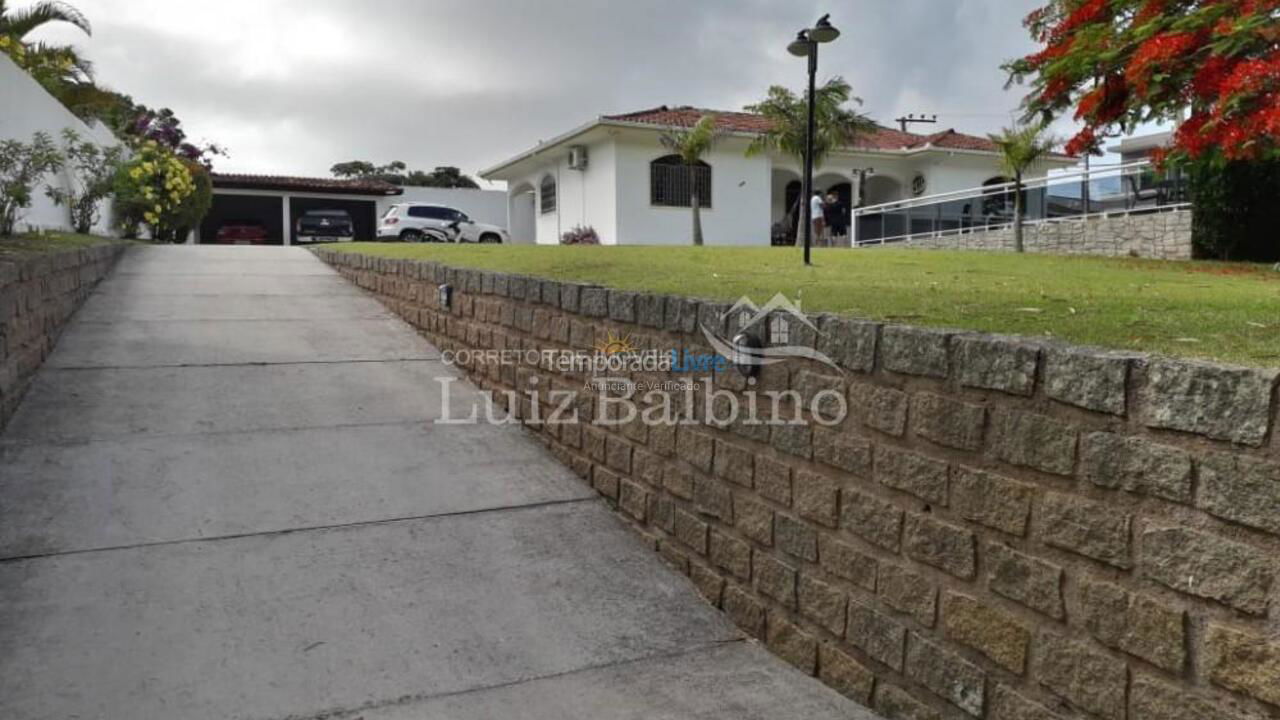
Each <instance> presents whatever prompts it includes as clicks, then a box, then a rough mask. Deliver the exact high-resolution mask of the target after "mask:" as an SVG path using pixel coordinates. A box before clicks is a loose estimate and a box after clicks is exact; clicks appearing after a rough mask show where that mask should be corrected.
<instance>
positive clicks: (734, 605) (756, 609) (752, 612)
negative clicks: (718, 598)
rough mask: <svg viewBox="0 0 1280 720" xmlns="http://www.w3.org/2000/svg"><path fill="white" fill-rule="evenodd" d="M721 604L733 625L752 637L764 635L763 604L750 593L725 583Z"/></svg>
mask: <svg viewBox="0 0 1280 720" xmlns="http://www.w3.org/2000/svg"><path fill="white" fill-rule="evenodd" d="M723 605H724V612H725V614H726V615H728V616H729V619H730V620H732V621H733V624H734V625H737V626H738V627H739V628H741V630H742V631H743V632H745V633H747V634H748V635H750V636H752V637H756V638H763V637H764V616H765V612H764V605H763V604H761V603H760V601H759V600H756V599H755V598H754V597H752V595H751V593H749V592H747V591H745V590H743V589H742V588H739V587H738V586H737V585H727V586H726V587H725V589H724V603H723Z"/></svg>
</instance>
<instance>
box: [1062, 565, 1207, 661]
mask: <svg viewBox="0 0 1280 720" xmlns="http://www.w3.org/2000/svg"><path fill="white" fill-rule="evenodd" d="M1080 611H1081V615H1082V616H1083V618H1084V625H1085V628H1087V629H1088V630H1089V632H1090V633H1091V634H1092V635H1093V636H1094V637H1095V638H1097V639H1098V642H1100V643H1102V644H1103V645H1106V646H1107V647H1109V648H1114V649H1116V650H1120V651H1122V652H1126V653H1129V654H1130V655H1133V656H1135V657H1140V658H1142V659H1143V660H1146V661H1147V662H1149V663H1151V664H1152V665H1155V666H1157V667H1161V668H1164V669H1165V670H1168V671H1169V672H1172V673H1178V672H1181V671H1182V668H1183V666H1184V665H1185V664H1186V661H1187V649H1186V645H1187V634H1186V628H1185V626H1186V613H1185V612H1183V611H1181V610H1178V609H1176V608H1173V607H1170V606H1169V605H1167V604H1165V603H1163V602H1160V601H1159V600H1157V599H1155V598H1153V597H1150V596H1148V595H1141V594H1136V595H1135V594H1130V593H1129V592H1128V591H1126V590H1125V589H1124V588H1122V587H1120V586H1118V585H1112V584H1110V583H1106V582H1101V581H1098V580H1092V579H1089V578H1083V579H1082V581H1081V583H1080Z"/></svg>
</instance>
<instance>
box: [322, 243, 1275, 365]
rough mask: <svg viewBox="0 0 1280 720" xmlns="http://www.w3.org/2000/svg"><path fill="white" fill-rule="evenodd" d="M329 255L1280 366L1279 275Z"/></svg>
mask: <svg viewBox="0 0 1280 720" xmlns="http://www.w3.org/2000/svg"><path fill="white" fill-rule="evenodd" d="M330 247H334V248H336V249H338V250H341V251H344V252H359V253H367V254H370V255H379V256H385V257H403V258H417V259H424V260H437V261H441V262H446V263H450V264H455V265H458V266H466V267H474V268H482V269H489V270H503V271H508V272H515V273H523V274H528V275H538V276H542V277H549V278H555V279H560V280H573V281H579V282H591V283H598V284H601V285H607V286H610V287H618V288H623V289H631V290H650V291H656V292H664V293H674V294H684V295H693V296H698V297H705V298H715V299H725V300H733V299H736V298H738V297H739V296H742V295H749V296H751V298H752V299H754V300H755V301H756V302H758V303H763V302H764V301H765V300H767V299H768V298H769V297H771V296H772V295H773V294H774V293H777V292H781V293H784V294H785V295H787V296H788V297H790V298H792V299H794V298H796V297H799V298H801V300H802V303H803V307H804V309H805V310H808V311H831V312H838V313H843V314H848V315H856V316H860V317H870V318H875V319H879V320H889V321H899V322H903V323H910V324H917V325H932V326H943V327H956V328H966V329H972V330H983V331H988V332H998V333H1009V334H1017V335H1033V336H1040V337H1055V338H1060V339H1063V340H1067V341H1070V342H1073V343H1079V344H1084V345H1096V346H1101V347H1110V348H1122V349H1131V350H1142V351H1149V352H1157V353H1163V354H1168V355H1179V356H1190V357H1202V358H1209V359H1215V360H1221V361H1226V362H1235V363H1241V364H1246V365H1262V366H1276V365H1280V272H1276V271H1275V270H1272V269H1271V268H1270V267H1268V266H1260V265H1247V264H1239V263H1209V262H1163V261H1155V260H1137V259H1128V258H1087V257H1061V256H1049V255H1035V254H1028V255H1014V254H1010V253H988V252H943V251H932V250H930V251H924V250H886V249H876V250H866V251H849V250H829V251H825V252H824V251H822V250H817V251H815V253H814V258H815V260H814V266H813V267H810V268H805V267H804V266H803V265H802V264H801V262H800V255H799V251H798V250H796V249H795V248H694V247H530V246H477V245H462V246H458V245H437V244H423V245H403V244H400V243H353V244H350V245H340V246H330Z"/></svg>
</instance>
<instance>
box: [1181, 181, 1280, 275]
mask: <svg viewBox="0 0 1280 720" xmlns="http://www.w3.org/2000/svg"><path fill="white" fill-rule="evenodd" d="M1190 189H1191V202H1192V208H1193V210H1192V213H1193V215H1192V232H1191V235H1192V243H1193V244H1194V247H1195V251H1196V255H1197V256H1198V257H1203V258H1214V259H1220V260H1251V261H1255V262H1275V261H1277V260H1280V232H1277V228H1278V227H1280V161H1269V162H1235V163H1228V164H1225V165H1224V164H1213V163H1201V164H1197V165H1195V166H1193V167H1192V168H1190Z"/></svg>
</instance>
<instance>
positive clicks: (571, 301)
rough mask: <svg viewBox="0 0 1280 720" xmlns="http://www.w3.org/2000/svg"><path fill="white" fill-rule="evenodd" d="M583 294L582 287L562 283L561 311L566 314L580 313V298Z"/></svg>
mask: <svg viewBox="0 0 1280 720" xmlns="http://www.w3.org/2000/svg"><path fill="white" fill-rule="evenodd" d="M581 292H582V286H581V285H578V284H576V283H560V309H561V310H564V311H565V312H571V313H576V312H578V307H579V306H578V298H579V297H581Z"/></svg>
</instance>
